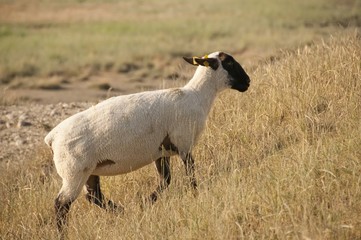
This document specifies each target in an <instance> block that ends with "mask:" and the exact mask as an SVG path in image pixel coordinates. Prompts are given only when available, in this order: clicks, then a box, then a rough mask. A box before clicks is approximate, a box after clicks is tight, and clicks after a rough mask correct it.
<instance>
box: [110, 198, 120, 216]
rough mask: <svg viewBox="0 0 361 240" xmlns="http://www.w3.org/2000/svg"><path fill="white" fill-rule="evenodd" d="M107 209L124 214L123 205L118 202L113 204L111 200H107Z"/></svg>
mask: <svg viewBox="0 0 361 240" xmlns="http://www.w3.org/2000/svg"><path fill="white" fill-rule="evenodd" d="M107 205H108V206H107V210H108V211H109V212H112V213H120V214H124V207H123V206H121V205H118V204H115V203H114V202H113V201H111V200H109V201H108V204H107Z"/></svg>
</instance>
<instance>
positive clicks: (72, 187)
mask: <svg viewBox="0 0 361 240" xmlns="http://www.w3.org/2000/svg"><path fill="white" fill-rule="evenodd" d="M86 179H87V177H86V176H78V177H76V178H73V179H64V178H63V185H62V187H61V189H60V191H59V194H58V196H57V198H56V199H55V204H54V207H55V215H56V224H57V227H58V230H59V233H60V234H61V238H64V234H65V233H64V227H65V226H66V225H67V217H68V213H69V210H70V206H71V204H72V202H73V201H75V199H76V198H77V197H78V196H79V194H80V192H81V190H82V188H83V186H84V184H85V181H86Z"/></svg>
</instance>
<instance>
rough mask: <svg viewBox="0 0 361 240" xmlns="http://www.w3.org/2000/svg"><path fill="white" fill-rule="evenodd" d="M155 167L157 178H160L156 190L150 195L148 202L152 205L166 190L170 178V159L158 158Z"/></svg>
mask: <svg viewBox="0 0 361 240" xmlns="http://www.w3.org/2000/svg"><path fill="white" fill-rule="evenodd" d="M155 166H156V167H157V170H158V173H159V176H160V183H159V186H158V187H157V189H156V190H155V191H154V192H153V193H152V194H151V195H150V197H149V198H150V201H151V202H152V203H154V202H155V201H157V199H158V196H159V194H160V193H161V192H163V191H164V189H166V188H167V187H168V186H169V184H170V180H171V176H170V158H169V157H163V158H159V159H157V160H156V161H155Z"/></svg>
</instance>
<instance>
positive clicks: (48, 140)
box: [44, 131, 54, 147]
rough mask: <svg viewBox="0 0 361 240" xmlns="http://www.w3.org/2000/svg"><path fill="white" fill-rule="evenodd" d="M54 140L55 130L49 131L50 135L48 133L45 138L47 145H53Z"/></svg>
mask: <svg viewBox="0 0 361 240" xmlns="http://www.w3.org/2000/svg"><path fill="white" fill-rule="evenodd" d="M53 140H54V131H50V132H49V133H48V135H46V137H45V138H44V141H45V143H46V145H48V146H49V147H51V144H52V143H53Z"/></svg>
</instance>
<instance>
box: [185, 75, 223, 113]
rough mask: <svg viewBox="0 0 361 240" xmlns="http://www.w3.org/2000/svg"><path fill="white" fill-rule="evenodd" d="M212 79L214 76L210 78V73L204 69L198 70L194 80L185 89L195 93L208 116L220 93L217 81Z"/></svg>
mask: <svg viewBox="0 0 361 240" xmlns="http://www.w3.org/2000/svg"><path fill="white" fill-rule="evenodd" d="M210 78H212V76H210V73H209V72H207V71H205V70H204V68H198V69H197V71H196V73H195V74H194V76H193V78H192V79H191V80H190V81H189V82H188V84H187V85H186V86H185V87H184V88H185V89H190V90H192V91H194V93H195V94H196V96H197V99H198V100H199V103H200V104H201V106H202V108H203V110H204V111H205V112H206V113H207V114H208V112H209V111H210V109H211V107H212V104H213V102H214V99H215V98H216V96H217V93H218V90H217V86H216V84H215V83H216V82H217V81H216V80H215V79H210Z"/></svg>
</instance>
